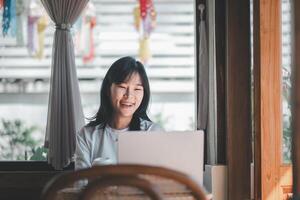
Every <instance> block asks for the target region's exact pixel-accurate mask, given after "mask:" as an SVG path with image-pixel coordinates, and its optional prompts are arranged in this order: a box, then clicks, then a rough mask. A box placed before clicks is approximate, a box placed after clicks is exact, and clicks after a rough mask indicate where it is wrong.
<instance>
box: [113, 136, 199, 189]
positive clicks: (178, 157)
mask: <svg viewBox="0 0 300 200" xmlns="http://www.w3.org/2000/svg"><path fill="white" fill-rule="evenodd" d="M117 149H118V163H120V164H121V163H123V164H125V163H127V164H146V165H154V166H163V167H167V168H171V169H174V170H177V171H181V172H184V173H185V174H187V175H189V176H191V177H192V178H193V179H194V180H195V181H196V182H198V183H199V184H201V185H202V183H203V151H204V134H203V131H184V132H143V131H130V132H125V133H120V134H119V136H118V148H117Z"/></svg>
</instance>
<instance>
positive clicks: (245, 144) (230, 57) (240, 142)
mask: <svg viewBox="0 0 300 200" xmlns="http://www.w3.org/2000/svg"><path fill="white" fill-rule="evenodd" d="M226 11H227V12H226V13H227V18H226V20H227V26H226V27H227V28H226V29H227V30H226V33H227V34H226V38H227V39H226V42H227V43H226V47H227V49H226V53H227V56H226V58H227V59H226V132H227V165H228V199H230V200H244V199H250V162H251V83H250V82H251V81H250V78H251V69H250V68H251V54H250V1H247V0H244V1H241V0H228V1H226Z"/></svg>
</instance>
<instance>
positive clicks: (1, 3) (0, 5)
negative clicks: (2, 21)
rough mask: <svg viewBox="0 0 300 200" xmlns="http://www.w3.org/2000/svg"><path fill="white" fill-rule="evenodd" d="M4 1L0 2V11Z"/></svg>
mask: <svg viewBox="0 0 300 200" xmlns="http://www.w3.org/2000/svg"><path fill="white" fill-rule="evenodd" d="M3 4H4V0H0V9H1V8H3Z"/></svg>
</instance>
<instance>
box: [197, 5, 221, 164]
mask: <svg viewBox="0 0 300 200" xmlns="http://www.w3.org/2000/svg"><path fill="white" fill-rule="evenodd" d="M213 4H214V1H209V2H208V11H207V13H208V15H207V16H208V22H209V25H210V30H209V33H210V34H209V36H210V37H209V41H207V37H206V34H207V31H206V24H205V20H204V19H203V16H202V15H203V11H201V10H204V5H199V9H200V26H199V69H198V78H199V81H198V83H199V85H198V102H197V106H198V109H197V110H198V111H197V129H200V130H205V134H206V137H205V138H206V141H205V142H206V160H207V163H208V164H211V165H214V164H216V163H217V135H216V134H217V125H216V122H217V108H216V91H217V89H216V72H215V53H214V52H215V48H214V47H215V36H214V25H213V24H214V16H213V14H214V10H213V8H214V5H213ZM208 47H209V48H208Z"/></svg>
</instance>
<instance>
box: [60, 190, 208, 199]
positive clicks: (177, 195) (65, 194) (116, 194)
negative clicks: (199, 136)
mask: <svg viewBox="0 0 300 200" xmlns="http://www.w3.org/2000/svg"><path fill="white" fill-rule="evenodd" d="M81 191H82V190H81V189H80V188H65V189H63V190H61V191H60V192H58V194H57V198H56V199H57V200H79V194H80V192H81ZM164 195H165V199H166V200H194V199H195V198H194V197H193V196H192V195H191V194H190V193H189V192H188V191H186V192H182V191H180V192H175V191H174V192H172V193H164ZM107 196H108V198H106V199H120V200H143V199H149V198H147V197H145V196H144V195H143V194H142V193H141V192H138V191H137V190H134V189H129V188H122V189H121V190H119V189H118V188H117V187H115V189H113V190H110V191H109V192H107ZM207 198H208V199H212V195H211V194H207ZM96 199H97V198H95V200H96ZM98 199H100V198H98Z"/></svg>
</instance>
